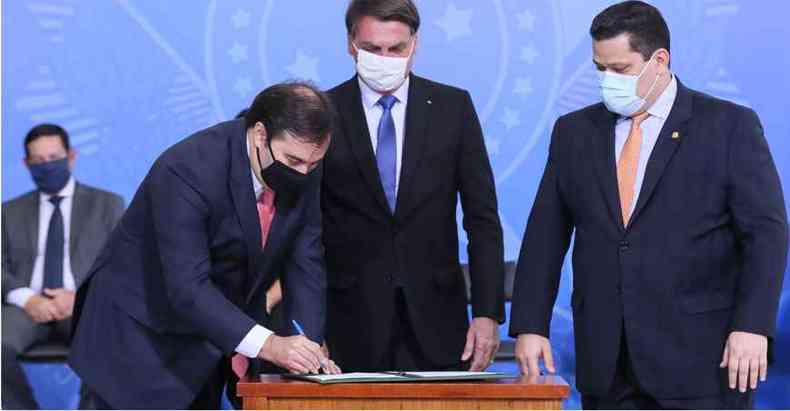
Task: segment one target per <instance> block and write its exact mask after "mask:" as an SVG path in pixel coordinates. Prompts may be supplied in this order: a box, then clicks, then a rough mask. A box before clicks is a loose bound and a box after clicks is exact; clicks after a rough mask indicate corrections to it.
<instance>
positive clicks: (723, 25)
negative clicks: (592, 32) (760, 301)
mask: <svg viewBox="0 0 790 411" xmlns="http://www.w3.org/2000/svg"><path fill="white" fill-rule="evenodd" d="M610 3H611V1H605V0H595V1H591V0H585V1H583V2H582V1H579V0H530V1H518V0H486V1H480V0H452V1H447V0H431V1H428V0H422V1H419V2H418V6H419V8H420V12H421V15H422V19H423V25H422V27H421V29H420V46H419V49H418V51H417V57H416V65H415V72H417V73H419V74H421V75H423V76H426V77H428V78H432V79H435V80H438V81H441V82H444V83H449V84H453V85H457V86H460V87H463V88H466V89H469V90H470V91H471V93H472V96H473V97H474V101H475V104H476V107H477V110H478V114H479V115H480V119H481V121H482V123H483V128H484V131H485V137H486V143H487V146H488V150H489V153H490V156H491V161H492V164H493V167H494V171H495V174H496V180H497V190H498V193H499V199H500V213H501V218H502V223H503V226H504V233H505V245H506V256H507V258H508V259H515V258H516V257H517V255H518V250H519V246H520V242H521V236H522V234H523V231H524V226H525V223H526V219H527V216H528V213H529V211H530V207H531V205H532V201H533V198H534V195H535V191H536V187H537V184H538V180H539V178H540V175H541V172H542V170H543V166H544V163H545V159H546V153H547V143H548V137H549V133H550V131H551V126H552V124H553V122H554V120H555V119H556V118H557V117H558V116H559V115H561V114H564V113H566V112H569V111H572V110H575V109H578V108H580V107H582V106H584V105H587V104H590V103H593V102H595V101H597V100H598V98H599V97H598V92H597V89H596V81H597V80H596V74H595V71H594V68H593V66H592V64H591V51H590V40H589V37H588V35H587V29H588V27H589V25H590V22H591V20H592V18H593V16H594V15H595V14H596V13H597V12H599V11H600V10H601V9H603V8H604V7H605V6H606V5H608V4H610ZM654 4H655V5H656V6H658V7H659V8H660V9H661V10H662V11H663V13H664V15H665V17H666V19H667V21H668V23H669V27H670V30H671V32H672V36H673V38H672V39H673V41H672V63H673V65H672V67H673V70H674V71H675V72H676V73H677V74H678V75H679V77H680V78H681V79H682V80H683V81H684V82H685V83H686V84H687V85H688V86H690V87H692V88H695V89H698V90H702V91H705V92H708V93H711V94H714V95H717V96H721V97H724V98H727V99H730V100H734V101H737V102H739V103H741V104H745V105H748V106H751V107H753V108H754V109H755V110H756V111H757V112H758V113H759V114H760V117H761V119H762V121H763V124H764V126H765V131H766V135H767V138H768V141H769V144H770V146H771V150H772V152H773V155H774V158H775V160H776V162H777V166H778V167H779V172H780V174H781V177H782V181H783V182H784V185H785V193H786V194H785V195H786V197H787V196H788V194H787V193H790V141H788V137H790V115H788V109H787V101H786V99H787V96H790V76H788V72H790V53H787V52H786V48H787V44H788V43H789V42H790V28H789V27H788V25H787V22H786V16H787V14H788V13H790V3H787V2H780V1H771V2H747V1H738V0H704V1H702V0H700V1H672V0H664V1H654ZM345 6H346V1H345V0H342V1H341V0H332V1H329V0H321V1H308V0H300V1H296V0H289V1H285V0H282V1H276V0H268V1H264V0H246V1H208V0H201V1H195V0H189V1H187V0H181V1H168V2H159V1H142V0H141V1H129V0H115V1H82V2H74V1H67V0H35V1H13V2H10V1H6V2H3V3H2V16H3V21H2V23H3V24H2V35H3V36H2V38H3V40H2V60H3V67H2V80H3V88H2V99H3V103H4V104H3V106H2V115H3V117H2V118H3V122H2V134H3V143H2V149H3V150H2V199H3V200H4V201H5V200H8V199H10V198H12V197H14V196H16V195H18V194H21V193H22V192H25V191H27V190H30V189H31V188H32V187H33V185H32V182H31V179H30V177H29V175H28V173H27V171H26V169H25V168H24V166H23V164H22V161H21V160H22V157H23V156H24V154H23V149H22V139H23V137H24V134H25V132H26V131H27V130H28V129H29V128H30V127H31V126H32V125H33V124H35V123H38V122H43V121H48V122H57V123H60V124H62V125H63V126H65V127H66V129H68V130H69V132H70V133H71V134H72V138H73V144H74V145H75V147H76V149H77V150H78V152H79V155H80V157H79V159H78V162H77V167H76V172H75V174H76V176H77V177H78V178H79V179H80V180H81V181H83V182H86V183H88V184H93V185H97V186H100V187H104V188H107V189H110V190H113V191H116V192H119V193H121V194H122V195H123V196H124V197H125V198H126V199H127V201H128V200H129V199H130V198H131V196H132V194H133V192H134V190H135V188H136V187H137V185H138V183H139V182H140V181H141V179H142V177H143V176H144V175H145V173H146V171H147V170H148V168H149V167H150V165H151V164H152V162H153V160H154V159H155V158H156V156H157V155H158V154H159V153H160V152H161V151H162V150H163V149H164V148H166V147H168V146H170V145H171V144H173V143H175V142H176V141H178V140H180V139H182V138H183V137H185V136H187V135H188V134H190V133H192V132H193V131H195V130H198V129H200V128H202V127H205V126H208V125H210V124H213V123H215V122H218V121H221V120H225V119H228V118H231V117H232V116H233V115H234V114H235V113H236V112H238V111H239V110H240V109H241V108H243V107H245V106H246V105H247V104H248V103H249V102H250V101H251V99H252V97H253V96H254V95H255V93H256V92H258V91H259V90H261V89H263V88H264V87H266V86H267V85H269V84H272V83H273V82H277V81H281V80H285V79H290V78H306V79H311V80H313V81H315V82H316V83H317V84H318V85H320V86H321V87H324V88H329V87H331V86H333V85H335V84H338V83H340V82H341V81H343V80H345V79H347V78H349V77H350V76H351V75H352V74H353V72H354V68H353V63H352V60H351V58H350V57H349V56H348V55H347V53H346V33H345V27H344V23H343V13H344V10H345ZM789 200H790V199H789ZM788 203H790V201H788ZM459 213H460V211H459ZM462 234H463V233H462ZM462 238H465V237H464V236H463V235H462ZM463 241H465V240H463ZM462 249H463V247H462ZM461 257H462V259H465V258H466V257H465V255H462V256H461ZM572 275H573V274H572V271H571V267H570V266H569V264H566V267H565V272H564V273H563V280H562V290H561V292H560V294H559V299H558V301H557V306H556V308H555V311H554V313H555V316H554V322H553V327H552V328H553V331H552V333H553V336H552V339H553V343H554V347H555V350H556V351H557V352H558V353H557V356H558V357H559V363H560V369H561V372H562V373H563V375H564V376H565V377H566V379H568V380H569V381H571V382H572V381H573V345H572V341H573V340H572V333H571V322H572V319H571V315H570V309H569V304H570V303H569V299H570V291H571V290H570V287H571V277H572ZM788 283H790V282H788ZM788 290H790V286H789V285H786V286H785V292H784V293H783V296H782V304H781V308H780V314H779V321H780V327H779V336H778V340H777V343H778V350H777V351H778V361H777V363H776V365H775V366H774V367H773V368H772V369H771V371H770V377H769V380H768V382H767V383H765V384H763V386H762V388H761V390H760V396H759V401H758V405H759V406H762V407H780V408H790V399H788V396H789V395H790V394H788V393H790V355H788V353H787V349H789V348H790V323H789V322H790V304H788V295H790V292H788ZM503 330H504V328H503ZM503 335H504V333H503ZM60 379H61V380H63V378H60ZM566 405H568V406H572V407H575V406H578V402H577V401H576V400H573V401H571V402H569V403H567V404H566ZM60 406H63V407H65V406H68V405H60Z"/></svg>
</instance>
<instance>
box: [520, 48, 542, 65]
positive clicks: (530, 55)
mask: <svg viewBox="0 0 790 411" xmlns="http://www.w3.org/2000/svg"><path fill="white" fill-rule="evenodd" d="M538 57H540V53H538V51H537V50H536V49H535V45H534V44H530V45H529V46H526V47H522V48H521V57H520V58H521V61H523V62H525V63H527V64H532V63H534V62H535V59H537V58H538Z"/></svg>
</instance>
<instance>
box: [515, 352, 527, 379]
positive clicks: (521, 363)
mask: <svg viewBox="0 0 790 411" xmlns="http://www.w3.org/2000/svg"><path fill="white" fill-rule="evenodd" d="M516 361H518V368H519V370H520V371H521V374H523V375H529V365H528V363H527V355H526V353H520V352H518V351H517V352H516Z"/></svg>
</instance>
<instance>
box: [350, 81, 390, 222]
mask: <svg viewBox="0 0 790 411" xmlns="http://www.w3.org/2000/svg"><path fill="white" fill-rule="evenodd" d="M346 87H347V88H346V90H344V92H343V93H342V98H343V99H344V100H345V101H344V102H343V104H342V105H341V107H346V108H348V109H347V111H345V113H347V114H348V116H349V117H347V121H346V127H345V130H346V133H344V134H345V136H346V138H347V139H348V143H349V145H350V146H351V152H352V153H353V154H354V157H355V158H356V160H357V161H356V162H357V166H358V167H359V169H360V171H361V172H362V178H363V179H364V180H365V182H366V183H367V185H368V188H370V191H371V193H372V194H373V197H375V198H376V201H378V203H379V205H380V206H381V207H382V208H384V210H386V211H387V213H389V212H390V208H389V204H388V203H387V197H386V196H385V195H384V188H383V187H382V186H381V176H380V175H379V169H378V166H377V165H376V156H375V154H374V152H373V144H372V143H371V141H370V130H368V122H367V118H366V117H365V111H364V110H363V108H362V93H361V91H360V90H359V83H358V80H357V77H354V78H353V79H351V80H349V81H348V82H346Z"/></svg>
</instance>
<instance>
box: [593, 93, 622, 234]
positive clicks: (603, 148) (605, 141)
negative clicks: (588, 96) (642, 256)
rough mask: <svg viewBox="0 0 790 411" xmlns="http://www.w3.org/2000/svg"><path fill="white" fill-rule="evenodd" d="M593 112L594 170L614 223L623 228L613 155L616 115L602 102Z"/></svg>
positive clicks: (620, 228)
mask: <svg viewBox="0 0 790 411" xmlns="http://www.w3.org/2000/svg"><path fill="white" fill-rule="evenodd" d="M598 111H599V112H598V113H596V114H595V118H594V123H595V126H596V130H597V132H598V135H597V136H595V137H594V138H593V139H592V140H593V146H594V151H595V159H594V161H595V171H596V173H597V174H598V178H597V180H598V182H599V184H600V187H601V192H602V194H603V196H604V199H605V200H606V206H607V208H608V209H609V214H610V216H611V217H612V220H613V221H614V223H615V225H616V226H617V228H618V229H619V230H620V231H623V230H624V227H623V218H622V216H621V213H620V196H619V193H618V189H617V165H616V163H615V155H614V140H615V135H614V129H615V125H616V122H617V115H615V114H612V113H610V112H609V111H608V110H606V108H605V107H604V105H603V104H601V105H600V106H599V110H598Z"/></svg>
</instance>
